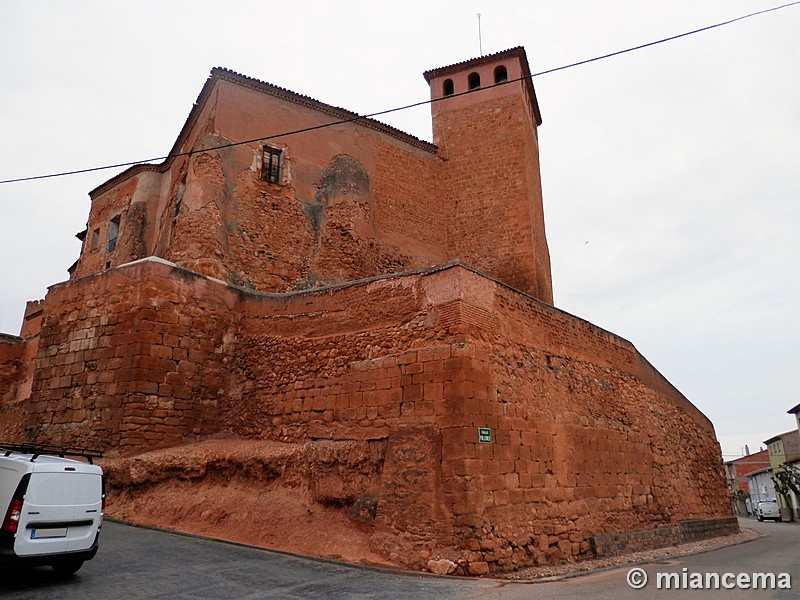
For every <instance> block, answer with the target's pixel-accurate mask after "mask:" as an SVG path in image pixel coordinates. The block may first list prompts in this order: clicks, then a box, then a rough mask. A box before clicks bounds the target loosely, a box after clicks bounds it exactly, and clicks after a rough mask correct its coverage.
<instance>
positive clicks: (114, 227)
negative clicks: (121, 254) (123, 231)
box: [106, 215, 120, 252]
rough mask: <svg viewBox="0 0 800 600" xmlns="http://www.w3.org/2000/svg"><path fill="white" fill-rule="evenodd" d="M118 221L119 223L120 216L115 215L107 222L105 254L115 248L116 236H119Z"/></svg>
mask: <svg viewBox="0 0 800 600" xmlns="http://www.w3.org/2000/svg"><path fill="white" fill-rule="evenodd" d="M119 221H120V216H119V215H117V216H116V217H114V218H113V219H111V220H110V221H109V222H108V234H107V238H106V240H107V241H106V252H112V251H114V250H115V249H116V247H117V236H118V235H119Z"/></svg>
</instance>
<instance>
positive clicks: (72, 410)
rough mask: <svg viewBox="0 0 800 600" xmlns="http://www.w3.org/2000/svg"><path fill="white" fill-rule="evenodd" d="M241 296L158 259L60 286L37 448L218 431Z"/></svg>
mask: <svg viewBox="0 0 800 600" xmlns="http://www.w3.org/2000/svg"><path fill="white" fill-rule="evenodd" d="M235 299H236V294H235V292H234V291H232V290H231V289H229V288H228V287H226V286H224V285H221V284H220V283H214V282H210V281H209V280H208V279H207V278H205V277H202V276H197V275H192V274H190V273H188V272H187V271H184V270H180V269H172V268H171V267H169V266H165V265H163V264H160V263H158V262H154V261H152V260H150V261H144V262H139V263H133V264H130V265H127V266H125V267H123V268H120V269H112V270H110V271H107V272H105V273H103V274H101V275H96V276H90V277H85V278H80V279H75V280H72V281H69V282H67V283H63V284H60V285H56V286H53V287H52V288H50V291H49V292H48V295H47V297H46V309H45V313H44V319H43V322H42V331H41V335H40V343H39V353H38V356H37V359H36V372H35V377H34V381H33V390H32V395H31V399H30V403H29V413H30V416H29V420H28V423H27V428H28V431H29V433H28V435H29V437H30V438H32V439H31V441H36V442H46V443H51V444H59V445H69V446H82V447H89V448H99V449H103V450H109V449H114V450H119V451H123V452H126V451H127V452H130V451H132V450H135V449H137V448H139V449H141V448H148V447H157V446H162V445H169V444H176V443H181V442H183V441H186V440H187V438H191V437H192V436H200V435H208V434H209V433H212V432H213V431H216V430H218V428H219V417H218V414H217V408H216V406H217V403H218V402H219V399H220V398H221V397H222V396H223V394H224V393H225V389H226V384H225V376H226V375H225V374H226V368H225V365H224V362H223V361H224V360H225V359H226V350H225V349H226V344H228V340H229V337H228V335H229V332H230V331H232V328H233V327H235V319H236V317H237V315H236V313H235V312H234V311H232V310H231V309H232V308H233V306H234V303H235Z"/></svg>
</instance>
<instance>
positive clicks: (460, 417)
mask: <svg viewBox="0 0 800 600" xmlns="http://www.w3.org/2000/svg"><path fill="white" fill-rule="evenodd" d="M27 428H28V429H27V434H28V436H29V438H30V439H31V440H35V441H47V442H48V443H58V444H65V445H77V446H89V447H100V448H102V449H104V450H106V451H109V452H111V453H112V454H118V455H130V454H135V453H137V452H141V451H143V450H147V449H152V448H157V447H165V446H170V445H176V444H182V443H186V442H189V441H193V440H202V439H206V438H208V437H209V436H212V435H214V434H225V435H229V436H230V435H232V436H236V437H241V438H249V439H271V440H275V441H283V442H303V441H316V440H337V441H346V440H356V441H359V442H365V441H381V442H382V443H385V444H386V445H385V455H384V459H383V460H384V463H383V466H382V468H381V470H380V472H381V475H380V482H379V484H378V489H363V490H356V489H353V490H352V491H351V492H350V493H349V494H348V495H347V496H346V498H345V500H342V501H343V502H354V501H355V500H356V499H357V498H358V497H360V496H361V495H364V494H367V493H374V494H375V495H376V496H377V498H378V503H377V512H376V515H375V517H374V520H373V521H371V527H372V528H373V530H372V546H373V548H374V549H375V551H377V552H380V553H382V554H384V555H386V556H390V555H391V556H394V557H395V558H396V559H397V560H398V561H400V562H402V563H403V564H405V565H407V566H412V567H420V566H424V565H425V563H426V561H427V560H428V559H429V558H432V557H434V556H447V557H450V558H451V559H452V560H454V561H457V560H463V561H466V563H467V564H469V565H472V566H471V567H470V569H469V572H470V573H474V574H480V573H482V572H491V571H494V570H500V569H508V568H511V567H513V566H517V565H523V564H532V563H539V564H542V563H546V562H552V561H555V560H560V559H566V558H570V557H575V556H589V555H591V554H592V552H593V550H592V542H591V539H592V537H593V536H596V535H600V534H607V533H616V532H623V531H628V532H630V531H638V530H644V529H652V528H657V527H660V526H672V525H675V524H677V523H680V522H682V521H685V520H703V521H707V520H709V519H710V520H711V521H710V522H711V525H709V527H708V530H709V531H715V530H717V529H715V527H716V524H715V523H717V521H718V520H720V519H722V520H724V519H725V518H726V517H730V507H729V505H728V502H727V494H726V492H725V479H724V475H723V472H722V466H721V463H720V457H719V448H718V445H717V443H716V439H715V436H714V431H713V427H712V426H711V424H710V422H709V421H708V420H707V419H706V418H705V417H704V416H703V415H702V414H701V413H700V412H699V411H698V410H697V409H696V408H695V407H694V406H693V405H692V404H691V403H690V402H689V401H688V400H686V399H685V398H684V397H683V396H682V395H681V394H680V393H679V392H678V391H677V390H675V389H674V388H673V387H672V386H671V385H670V384H669V382H667V381H666V380H665V379H664V378H663V377H662V376H661V375H660V374H659V373H658V372H657V371H655V369H653V368H652V366H650V365H649V363H647V361H645V360H644V359H643V358H642V357H641V356H640V355H639V354H638V352H637V351H636V349H635V348H634V347H633V346H632V345H631V344H630V343H629V342H627V341H625V340H623V339H621V338H619V337H617V336H615V335H613V334H611V333H609V332H607V331H604V330H602V329H600V328H597V327H595V326H593V325H591V324H590V323H587V322H585V321H582V320H580V319H578V318H576V317H573V316H571V315H569V314H567V313H564V312H562V311H559V310H557V309H555V308H553V307H552V306H549V305H547V304H544V303H541V302H538V301H536V300H534V299H533V298H531V297H530V296H527V295H525V294H522V293H520V292H518V291H515V290H513V289H511V288H509V287H506V286H503V285H501V284H498V283H496V282H494V281H492V280H489V279H487V278H485V277H483V276H481V275H479V274H478V273H476V272H474V271H471V270H469V269H467V268H464V267H462V266H459V265H458V264H451V265H445V266H441V267H437V268H432V269H427V270H423V271H417V272H409V273H406V274H401V275H396V276H387V277H378V278H373V279H370V280H363V281H357V282H351V283H350V284H345V285H340V286H334V287H329V288H322V289H317V290H313V291H311V290H309V291H305V292H295V293H291V294H264V293H261V294H259V293H253V292H251V291H245V290H242V289H237V288H234V287H231V286H228V285H225V284H224V283H222V282H217V281H214V280H211V279H209V278H207V277H205V276H201V275H197V274H194V273H191V272H189V271H186V270H185V269H181V268H177V267H175V266H173V265H170V264H166V263H163V262H160V261H156V260H152V259H150V260H145V261H140V262H137V263H133V264H130V265H126V266H123V267H120V268H117V269H113V270H110V271H108V272H106V273H103V274H100V275H95V276H91V277H86V278H79V279H75V280H72V281H70V282H67V283H65V284H60V285H57V286H54V287H53V288H51V290H50V292H49V294H48V297H47V299H46V302H45V309H44V316H43V320H42V330H41V334H40V342H39V351H38V357H37V369H36V373H35V377H34V380H33V391H32V397H31V402H30V414H29V416H28V421H27ZM478 428H489V429H490V430H491V442H490V443H481V441H480V440H479V437H478ZM336 472H337V471H334V473H336ZM338 472H339V473H340V474H341V477H342V479H343V480H344V479H346V478H348V471H347V467H346V465H343V467H342V469H341V470H339V471H338ZM330 476H331V475H330V474H329V475H328V478H329V479H330ZM373 484H374V482H373ZM326 485H332V486H333V488H336V485H334V484H331V483H330V482H328V483H327V484H326ZM719 522H720V523H722V521H719ZM727 526H730V524H729V523H728V525H727Z"/></svg>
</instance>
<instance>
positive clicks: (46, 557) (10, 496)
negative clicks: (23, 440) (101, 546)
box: [0, 443, 105, 574]
mask: <svg viewBox="0 0 800 600" xmlns="http://www.w3.org/2000/svg"><path fill="white" fill-rule="evenodd" d="M67 456H74V457H82V458H84V459H86V460H88V461H89V462H88V463H87V462H83V461H79V460H72V459H70V458H66V457H67ZM100 457H101V455H100V453H99V452H94V451H91V450H83V449H69V448H56V447H48V446H34V445H28V444H3V443H0V518H2V523H0V566H15V565H17V566H37V565H50V566H52V567H53V569H54V570H55V571H56V572H57V573H62V574H71V573H74V572H75V571H77V570H78V569H80V568H81V565H83V562H84V561H86V560H89V559H91V558H94V555H95V554H96V553H97V543H98V537H99V535H100V527H101V526H102V524H103V511H104V508H105V506H104V503H105V494H104V488H103V470H102V469H101V468H100V467H99V466H97V465H95V464H92V461H93V459H95V458H100Z"/></svg>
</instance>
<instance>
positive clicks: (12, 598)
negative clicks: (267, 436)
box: [0, 520, 800, 600]
mask: <svg viewBox="0 0 800 600" xmlns="http://www.w3.org/2000/svg"><path fill="white" fill-rule="evenodd" d="M742 525H743V526H745V527H749V528H752V529H756V530H757V531H759V532H761V533H764V534H765V535H764V537H762V538H760V539H757V540H754V541H752V542H748V543H746V544H740V545H737V546H731V547H728V548H722V549H719V550H715V551H712V552H707V553H703V554H698V555H694V556H688V557H684V558H676V559H672V560H665V561H660V562H659V563H650V564H644V565H640V567H641V568H643V569H644V570H645V572H646V573H647V575H648V576H649V579H650V583H649V584H648V586H647V587H645V588H644V589H640V590H636V589H632V588H631V587H629V586H628V584H627V582H626V575H627V573H628V571H629V570H630V567H624V568H616V569H612V570H607V571H600V572H596V573H591V574H588V575H584V576H581V577H576V578H572V579H567V580H561V581H554V582H549V583H534V584H524V583H503V582H498V581H492V580H476V579H471V580H468V579H453V578H440V577H429V576H420V575H413V574H398V573H392V572H386V571H378V570H373V569H364V568H358V567H351V566H347V565H342V564H338V563H332V562H326V561H318V560H311V559H305V558H299V557H295V556H290V555H286V554H281V553H277V552H270V551H263V550H258V549H254V548H248V547H242V546H236V545H232V544H225V543H221V542H213V541H208V540H202V539H196V538H192V537H188V536H181V535H175V534H170V533H164V532H159V531H153V530H149V529H139V528H133V527H128V526H125V525H120V524H117V523H106V524H105V525H104V526H103V533H102V537H101V544H100V552H99V553H98V555H97V557H96V558H95V559H94V560H92V561H89V562H87V563H86V564H85V565H84V566H83V568H82V569H81V570H80V571H79V572H78V573H77V575H75V576H73V577H70V578H66V579H59V578H57V577H55V576H54V575H53V573H52V571H51V570H50V569H49V568H41V569H31V570H28V571H21V572H16V571H0V598H3V599H6V598H7V599H9V600H22V599H32V600H49V599H58V600H79V599H80V600H93V599H95V598H96V599H103V600H115V599H119V600H136V599H140V598H141V599H148V600H149V599H158V598H163V599H165V600H166V599H169V600H182V599H187V600H188V599H192V600H202V599H209V600H239V599H248V600H250V599H252V600H256V599H262V598H286V599H300V598H303V599H305V598H321V599H322V598H324V599H327V598H356V599H365V600H366V599H371V598H392V599H395V598H396V599H401V600H402V599H405V598H408V599H409V600H411V599H412V598H413V599H424V598H433V599H436V598H448V599H449V598H453V599H461V598H464V599H466V598H472V599H480V600H495V599H496V600H517V599H520V600H521V599H523V598H525V599H529V598H534V599H536V598H558V599H562V598H563V599H568V598H580V599H581V600H585V598H587V597H591V598H592V600H600V599H603V598H619V599H621V600H625V599H634V598H638V599H643V598H648V599H649V598H659V597H664V598H723V597H724V598H726V599H727V598H780V599H784V598H800V524H797V523H757V522H756V521H750V520H743V521H742ZM684 568H686V569H687V570H688V572H690V573H693V572H702V573H706V572H716V573H720V574H722V573H726V572H733V573H751V572H774V573H780V572H787V573H790V575H791V583H792V588H793V589H792V590H788V591H787V590H776V591H772V590H767V591H764V590H752V589H751V590H728V589H720V590H696V589H695V590H675V589H670V590H664V589H661V590H659V589H656V587H655V581H656V577H657V573H658V572H675V573H678V574H681V573H682V572H683V569H684Z"/></svg>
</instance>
